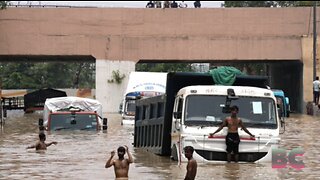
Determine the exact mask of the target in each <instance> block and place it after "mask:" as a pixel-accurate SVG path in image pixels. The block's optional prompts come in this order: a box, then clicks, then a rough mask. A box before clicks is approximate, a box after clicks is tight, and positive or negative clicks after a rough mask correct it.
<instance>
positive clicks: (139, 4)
mask: <svg viewBox="0 0 320 180" xmlns="http://www.w3.org/2000/svg"><path fill="white" fill-rule="evenodd" d="M10 2H11V4H12V5H18V4H20V5H30V3H31V5H42V6H43V5H60V6H82V7H83V6H87V7H123V8H145V7H146V4H147V3H148V1H10ZM162 2H163V1H162ZM176 2H177V3H178V4H179V3H180V2H181V1H176ZM185 2H186V3H187V4H188V7H190V8H193V2H194V1H185ZM223 2H224V1H201V7H202V8H220V7H221V4H222V3H223Z"/></svg>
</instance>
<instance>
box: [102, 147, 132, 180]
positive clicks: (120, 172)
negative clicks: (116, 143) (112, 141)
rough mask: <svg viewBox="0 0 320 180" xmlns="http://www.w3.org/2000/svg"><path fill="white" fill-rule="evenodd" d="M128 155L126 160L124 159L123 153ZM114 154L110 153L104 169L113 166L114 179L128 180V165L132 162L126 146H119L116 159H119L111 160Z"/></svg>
mask: <svg viewBox="0 0 320 180" xmlns="http://www.w3.org/2000/svg"><path fill="white" fill-rule="evenodd" d="M126 152H127V154H128V159H126V158H124V155H125V153H126ZM114 155H115V152H114V151H112V152H111V157H110V158H109V159H108V161H107V163H106V165H105V168H109V167H111V166H114V173H115V175H116V179H128V172H129V164H130V163H132V162H133V160H132V156H131V154H130V152H129V150H128V147H127V146H124V147H123V146H120V147H119V148H118V157H119V159H115V160H112V158H113V156H114Z"/></svg>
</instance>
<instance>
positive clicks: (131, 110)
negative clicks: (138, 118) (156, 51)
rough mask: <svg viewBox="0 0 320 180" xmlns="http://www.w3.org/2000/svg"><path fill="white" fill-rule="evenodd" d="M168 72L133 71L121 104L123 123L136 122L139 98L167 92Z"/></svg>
mask: <svg viewBox="0 0 320 180" xmlns="http://www.w3.org/2000/svg"><path fill="white" fill-rule="evenodd" d="M166 80H167V73H160V72H131V73H130V75H129V81H128V85H127V89H126V92H125V94H124V96H123V101H122V103H121V106H120V109H121V110H120V113H121V116H122V120H121V124H131V125H133V124H134V118H135V108H136V106H135V102H136V100H137V99H141V98H146V97H153V96H158V95H161V94H164V93H165V90H166Z"/></svg>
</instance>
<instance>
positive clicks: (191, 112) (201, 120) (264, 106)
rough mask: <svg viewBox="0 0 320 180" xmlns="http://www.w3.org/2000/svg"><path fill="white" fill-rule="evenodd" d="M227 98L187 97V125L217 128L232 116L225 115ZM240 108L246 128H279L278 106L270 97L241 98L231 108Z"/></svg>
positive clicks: (208, 96) (185, 115) (240, 116)
mask: <svg viewBox="0 0 320 180" xmlns="http://www.w3.org/2000/svg"><path fill="white" fill-rule="evenodd" d="M225 103H226V96H212V95H190V96H187V97H186V104H185V114H184V117H185V121H184V123H185V125H200V126H217V125H220V124H221V123H222V122H223V120H224V119H225V118H226V117H227V116H230V115H231V114H230V113H229V114H226V113H223V111H222V108H223V107H225ZM234 105H236V106H238V107H239V113H238V117H239V118H240V119H241V120H242V122H243V123H244V125H245V126H246V127H255V128H271V129H276V128H277V118H276V109H277V108H276V106H275V103H274V101H273V99H272V98H268V97H247V96H246V97H241V96H240V97H239V99H237V100H232V101H231V104H230V106H234Z"/></svg>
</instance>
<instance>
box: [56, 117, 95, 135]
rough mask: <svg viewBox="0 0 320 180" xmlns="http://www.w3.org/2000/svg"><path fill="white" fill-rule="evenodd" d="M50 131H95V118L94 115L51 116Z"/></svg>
mask: <svg viewBox="0 0 320 180" xmlns="http://www.w3.org/2000/svg"><path fill="white" fill-rule="evenodd" d="M50 129H51V130H53V131H55V130H63V129H72V130H96V129H97V116H96V115H94V114H71V113H70V114H51V115H50Z"/></svg>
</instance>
